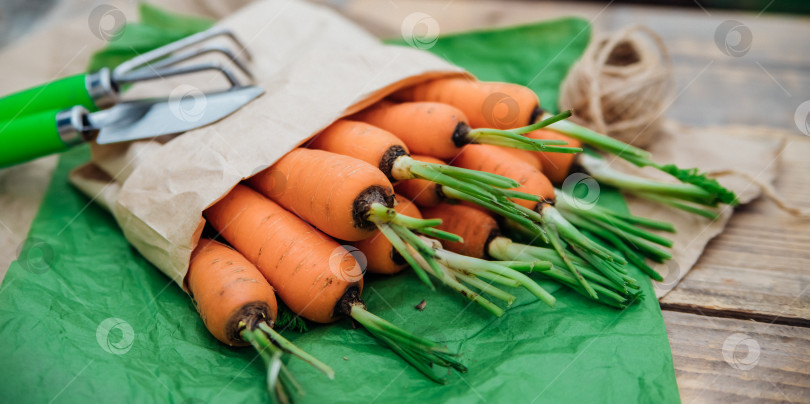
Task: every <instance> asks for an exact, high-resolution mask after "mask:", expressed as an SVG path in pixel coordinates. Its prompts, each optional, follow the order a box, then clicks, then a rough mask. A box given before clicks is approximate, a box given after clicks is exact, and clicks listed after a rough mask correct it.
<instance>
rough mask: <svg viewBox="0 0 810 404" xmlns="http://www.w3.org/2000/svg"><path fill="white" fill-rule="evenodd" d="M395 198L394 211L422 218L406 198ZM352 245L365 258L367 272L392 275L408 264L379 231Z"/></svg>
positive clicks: (399, 196) (396, 196) (397, 196)
mask: <svg viewBox="0 0 810 404" xmlns="http://www.w3.org/2000/svg"><path fill="white" fill-rule="evenodd" d="M414 181H415V180H414ZM395 198H396V200H397V205H396V206H395V207H394V209H395V210H396V211H397V212H399V213H402V214H404V215H407V216H409V217H415V218H418V219H421V218H422V215H421V214H420V213H419V209H417V208H416V206H415V205H414V204H413V203H411V201H409V200H408V199H407V198H405V197H403V196H401V195H395ZM352 245H353V246H355V247H357V249H358V250H360V252H362V253H363V254H364V255H365V256H366V261H367V266H366V270H367V271H368V272H372V273H375V274H385V275H392V274H395V273H397V272H399V271H401V270H402V269H404V268H405V267H407V266H408V263H407V262H406V261H405V259H404V258H402V256H401V255H400V254H399V252H397V249H396V248H394V246H393V245H392V244H391V242H390V241H388V239H387V238H386V237H385V235H383V234H382V232H380V231H379V230H377V231H375V232H374V234H372V235H371V237H369V238H366V239H364V240H360V241H355V242H353V243H352Z"/></svg>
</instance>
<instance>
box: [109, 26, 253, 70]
mask: <svg viewBox="0 0 810 404" xmlns="http://www.w3.org/2000/svg"><path fill="white" fill-rule="evenodd" d="M216 36H226V37H228V38H230V39H231V40H232V41H233V42H234V43H235V44H236V45H237V46H238V47H239V48H240V49H239V51H240V52H241V53H244V55H245V58H246V59H247V60H252V56H251V54H250V52H248V50H247V48H245V47H244V45H243V44H242V42H240V41H239V39H237V38H236V35H234V34H233V32H231V31H230V30H229V29H227V28H224V27H214V28H209V29H207V30H205V31H202V32H199V33H196V34H194V35H190V36H187V37H185V38H183V39H180V40H177V41H174V42H172V43H169V44H166V45H163V46H161V47H159V48H157V49H153V50H151V51H149V52H146V53H143V54H140V55H138V56H135V57H134V58H132V59H130V60H128V61H126V62H124V63H121V64H120V65H118V66H117V67H116V68H115V70H113V78H114V79H115V80H120V79H121V78H122V77H125V76H129V75H131V74H132V73H133V72H135V71H140V70H141V69H142V67H144V66H145V65H148V64H150V63H153V62H156V61H157V60H159V59H162V58H164V57H167V56H169V55H171V54H173V53H175V52H177V51H179V50H182V49H185V48H188V47H190V46H192V45H195V44H198V43H200V42H203V41H207V40H209V39H211V38H213V37H216ZM129 81H133V80H129Z"/></svg>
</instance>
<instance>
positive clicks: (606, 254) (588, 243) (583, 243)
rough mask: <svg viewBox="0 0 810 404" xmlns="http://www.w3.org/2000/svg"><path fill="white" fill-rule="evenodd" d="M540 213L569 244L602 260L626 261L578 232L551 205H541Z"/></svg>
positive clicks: (621, 262) (623, 262) (622, 263)
mask: <svg viewBox="0 0 810 404" xmlns="http://www.w3.org/2000/svg"><path fill="white" fill-rule="evenodd" d="M542 215H543V217H544V218H546V219H547V220H548V223H554V226H555V228H556V230H557V231H558V232H559V234H560V236H561V237H562V238H563V239H564V240H565V241H566V242H568V243H569V244H575V245H577V246H579V247H580V248H581V249H582V250H583V251H587V252H590V253H591V254H593V255H595V256H597V257H599V258H601V259H603V260H607V261H615V262H617V263H618V264H619V265H624V264H626V263H627V261H625V259H624V258H623V257H622V256H620V255H618V254H616V253H614V252H613V251H610V250H608V249H607V248H605V247H602V246H601V245H599V244H596V243H595V242H594V241H593V240H591V239H589V238H588V237H586V236H585V235H584V234H582V233H580V232H579V230H577V229H576V227H574V226H573V225H572V224H571V223H569V222H568V220H566V219H565V218H564V217H563V216H562V215H561V214H560V212H558V211H557V209H555V208H554V207H553V206H551V205H548V204H545V205H543V207H542ZM582 258H585V257H582Z"/></svg>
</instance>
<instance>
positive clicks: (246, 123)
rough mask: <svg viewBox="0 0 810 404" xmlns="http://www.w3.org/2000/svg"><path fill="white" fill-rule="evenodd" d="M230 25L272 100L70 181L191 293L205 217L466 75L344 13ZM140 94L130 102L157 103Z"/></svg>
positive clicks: (294, 5) (238, 20)
mask: <svg viewBox="0 0 810 404" xmlns="http://www.w3.org/2000/svg"><path fill="white" fill-rule="evenodd" d="M219 25H221V26H225V27H228V28H230V29H232V30H233V31H234V32H235V33H236V35H237V36H238V37H239V38H241V39H242V40H244V41H245V42H246V46H247V47H248V48H249V49H250V50H251V51H252V54H253V65H252V70H253V74H254V75H255V77H256V84H257V85H259V86H261V87H263V88H264V89H265V91H266V93H265V94H264V95H263V96H261V97H259V98H258V99H256V100H254V101H253V102H251V103H249V104H247V105H246V106H245V107H243V108H242V109H240V110H239V111H237V112H235V113H234V114H232V115H230V116H228V117H227V118H225V119H223V120H221V121H220V122H217V123H215V124H212V125H209V126H206V127H203V128H199V129H196V130H192V131H189V132H187V133H185V134H183V135H180V136H177V137H175V138H173V139H171V140H169V141H168V142H166V143H161V141H160V140H145V141H138V142H133V143H129V144H115V145H109V146H103V147H100V146H98V145H94V147H93V164H94V165H95V168H94V167H86V166H85V167H81V168H79V169H77V170H76V171H75V172H74V173H73V174H72V176H71V181H72V182H73V183H74V184H75V185H76V186H77V187H78V188H80V189H81V190H83V191H84V192H85V193H87V194H88V195H90V196H91V197H93V198H96V199H102V200H101V201H100V203H101V204H102V205H103V206H107V207H108V208H110V210H111V211H112V213H113V215H114V216H115V219H116V221H117V222H118V224H119V225H120V226H121V229H122V230H123V232H124V235H125V236H126V238H127V240H128V241H129V242H130V243H131V244H132V245H133V246H135V248H136V249H137V250H138V251H139V252H140V253H141V254H143V255H144V257H146V258H147V259H148V260H149V261H150V262H152V263H153V264H154V265H155V266H157V267H158V268H160V270H161V271H163V272H164V273H165V274H166V275H168V276H169V277H171V278H172V279H173V280H174V281H175V282H177V283H178V284H179V285H181V286H182V285H183V279H184V277H185V274H186V271H187V268H188V263H189V257H190V255H191V251H192V250H193V249H194V247H195V245H196V243H197V241H198V239H199V235H200V233H201V231H202V229H203V226H204V220H203V219H202V211H203V210H205V208H207V207H208V206H210V205H211V204H213V203H214V202H216V201H217V200H218V199H219V198H221V197H222V196H223V195H225V194H226V193H227V192H228V191H229V190H230V189H231V188H233V186H235V185H236V184H238V183H239V181H241V180H243V179H244V178H247V177H250V176H251V175H253V174H255V173H257V172H259V171H261V170H263V169H264V168H267V167H269V166H270V165H271V164H273V163H274V162H275V161H276V160H277V159H278V158H280V157H281V156H283V155H284V154H286V153H287V152H288V151H290V150H292V149H293V148H295V147H296V146H298V145H300V144H301V143H303V142H304V141H305V140H306V139H307V138H309V137H310V136H312V135H314V134H315V133H317V132H318V131H320V130H321V129H323V128H325V127H326V126H328V125H329V124H330V123H332V122H334V121H335V120H336V119H338V118H340V117H342V116H345V115H348V114H351V113H353V112H356V111H358V110H360V109H362V108H364V107H366V106H368V105H370V104H371V103H373V102H376V101H378V100H380V99H381V98H383V97H384V96H386V95H387V94H390V93H391V92H393V91H395V90H397V89H399V88H402V87H405V86H408V85H413V84H415V83H418V82H420V81H424V80H428V79H431V78H435V77H440V76H446V75H460V74H465V73H464V71H463V70H462V69H460V68H458V67H456V66H453V65H451V64H449V63H447V62H445V61H443V60H441V59H439V58H437V57H435V56H433V55H431V54H429V53H427V52H423V51H420V50H415V49H410V48H405V47H395V46H386V45H383V44H382V43H381V42H380V41H379V40H377V39H376V38H374V37H372V36H371V35H369V34H367V33H366V32H364V31H362V30H360V29H359V28H358V27H356V26H355V25H353V24H352V23H350V22H349V21H347V20H345V19H343V18H342V17H340V16H339V15H337V14H336V13H334V12H333V11H331V10H329V9H326V8H322V7H318V6H314V5H311V4H308V3H304V2H299V1H290V2H277V1H269V0H268V1H261V2H257V3H254V4H251V5H249V6H247V7H245V8H243V9H242V10H240V11H238V12H236V13H234V14H233V15H231V16H230V17H227V18H225V19H224V20H222V21H221V22H220V23H219ZM210 80H211V79H210V78H204V79H200V78H195V77H182V78H177V79H174V80H167V81H164V82H161V83H160V85H161V86H163V87H164V93H172V92H177V91H178V89H180V90H184V91H185V90H186V89H190V90H193V91H195V94H198V95H199V94H201V93H202V91H203V89H205V88H206V86H209V82H210ZM139 87H140V88H135V89H133V91H132V92H131V93H128V94H127V97H138V96H140V95H141V93H145V92H153V91H154V88H147V86H139ZM201 100H203V101H201V102H204V98H201ZM178 119H183V116H179V117H178ZM313 175H317V173H313ZM112 179H114V180H115V181H116V182H110V181H111V180H112Z"/></svg>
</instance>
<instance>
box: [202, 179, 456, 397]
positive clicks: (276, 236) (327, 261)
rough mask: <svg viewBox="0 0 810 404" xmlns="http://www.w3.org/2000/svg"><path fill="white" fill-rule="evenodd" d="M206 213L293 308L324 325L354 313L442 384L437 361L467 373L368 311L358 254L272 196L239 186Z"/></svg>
mask: <svg viewBox="0 0 810 404" xmlns="http://www.w3.org/2000/svg"><path fill="white" fill-rule="evenodd" d="M204 216H205V218H206V219H207V220H208V222H209V223H210V224H211V225H212V226H213V227H214V228H215V229H216V230H217V231H218V232H219V234H220V235H222V237H224V238H225V239H226V240H228V242H229V243H231V245H233V246H234V247H235V248H236V249H237V250H238V251H239V252H240V253H242V254H243V255H244V256H245V257H246V258H247V259H248V260H249V261H250V262H252V263H253V264H254V265H256V267H258V268H259V270H260V271H261V272H262V274H263V275H264V277H265V278H266V279H267V280H268V281H269V282H270V284H271V285H273V286H274V287H275V289H276V291H277V292H278V295H279V297H280V298H281V299H282V301H284V303H285V304H286V305H287V306H288V307H289V308H290V309H291V310H292V311H294V312H295V313H297V314H299V315H301V316H302V317H304V318H307V319H309V320H311V321H315V322H321V323H328V322H333V321H336V320H337V319H339V318H342V317H343V316H349V317H351V318H352V319H354V320H355V321H357V322H358V323H359V324H361V325H362V326H363V327H365V328H366V330H368V331H369V332H370V333H371V334H372V335H374V336H375V337H376V338H378V339H379V340H380V341H381V342H383V343H385V344H386V345H388V346H389V347H391V348H392V349H393V350H394V351H396V352H397V353H398V354H399V355H400V356H402V357H403V358H404V359H405V360H406V361H408V362H409V363H411V364H412V365H413V366H414V367H416V368H417V369H418V370H419V371H421V372H423V373H424V374H425V375H427V376H428V377H430V378H431V379H432V380H434V381H437V382H443V379H441V378H439V377H437V376H436V375H435V374H434V373H433V372H432V371H431V370H430V366H431V365H432V364H434V363H436V364H438V365H440V366H445V367H453V368H454V369H457V370H460V371H466V368H465V367H464V366H462V365H461V364H460V363H458V362H456V361H455V360H454V359H453V358H452V356H453V355H451V354H450V353H449V352H448V351H447V350H446V349H445V348H443V347H441V346H439V345H438V344H436V343H435V342H432V341H428V340H425V339H424V338H419V337H416V336H414V335H412V334H410V333H408V332H406V331H404V330H402V329H400V328H398V327H396V326H394V325H393V324H391V323H389V322H387V321H385V320H383V319H381V318H379V317H377V316H375V315H374V314H372V313H370V312H369V311H368V310H366V307H365V303H364V302H363V300H362V299H361V298H360V293H361V291H362V287H363V271H362V268H360V266H359V264H358V263H357V261H356V260H355V259H354V257H353V256H352V255H351V254H350V253H349V252H348V251H347V250H346V249H345V248H344V247H343V246H341V245H339V244H338V243H337V242H335V241H334V240H333V239H331V238H329V237H328V236H326V235H325V234H323V233H321V232H320V231H318V230H317V229H315V228H313V227H312V226H310V225H308V224H307V223H306V222H304V221H303V220H301V219H300V218H298V217H296V216H295V215H293V214H292V213H290V212H287V211H286V210H284V208H282V207H281V206H279V205H278V204H276V203H275V202H273V201H271V200H270V199H267V198H265V197H264V196H262V195H261V194H259V193H258V192H256V191H253V190H252V189H250V188H248V187H246V186H244V185H237V186H236V187H234V188H233V189H232V190H231V191H230V192H229V193H228V194H227V195H225V196H224V197H223V198H222V199H221V200H219V201H218V202H216V203H215V204H214V205H212V206H211V207H209V208H208V209H206V210H205V212H204Z"/></svg>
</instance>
